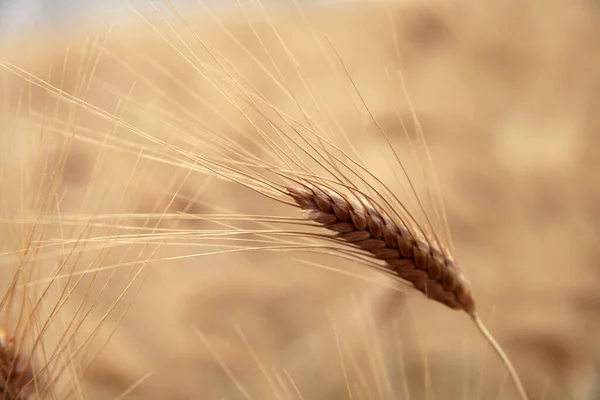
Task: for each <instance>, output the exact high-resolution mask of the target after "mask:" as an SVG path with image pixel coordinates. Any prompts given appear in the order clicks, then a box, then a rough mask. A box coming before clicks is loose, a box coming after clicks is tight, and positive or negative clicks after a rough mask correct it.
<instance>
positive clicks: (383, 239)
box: [287, 182, 528, 400]
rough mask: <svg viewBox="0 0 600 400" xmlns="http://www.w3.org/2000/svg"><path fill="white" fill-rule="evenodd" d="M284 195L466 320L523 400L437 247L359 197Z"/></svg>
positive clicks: (317, 191)
mask: <svg viewBox="0 0 600 400" xmlns="http://www.w3.org/2000/svg"><path fill="white" fill-rule="evenodd" d="M287 192H288V195H289V196H290V197H291V198H292V199H293V200H294V201H295V202H296V204H297V205H298V206H299V207H300V208H301V209H303V210H305V211H306V212H307V217H308V219H310V220H312V221H315V222H317V223H318V224H319V225H321V226H323V227H324V228H326V229H329V230H331V231H334V232H336V234H335V235H334V237H333V238H334V239H335V240H337V241H339V242H341V243H345V244H350V245H353V246H356V247H359V248H360V249H362V250H364V251H365V252H367V253H369V254H370V255H371V256H373V257H374V258H375V259H377V260H380V261H383V262H384V264H385V265H386V267H387V269H389V270H390V271H391V272H393V273H395V274H396V275H397V276H398V277H400V278H401V279H402V280H404V281H406V282H408V283H410V284H411V285H412V286H413V287H414V288H415V289H417V290H418V291H420V292H421V293H423V294H425V296H427V297H428V298H430V299H432V300H434V301H437V302H439V303H441V304H444V305H445V306H447V307H450V308H451V309H454V310H462V311H465V312H466V313H467V314H469V316H470V317H471V319H472V320H473V322H474V323H475V325H476V327H477V328H478V329H479V331H480V332H481V333H482V334H483V336H484V337H485V338H486V340H487V341H488V343H489V344H490V345H491V347H492V348H493V349H494V351H495V352H496V353H497V354H498V356H499V357H500V359H501V360H502V362H503V363H504V365H505V367H506V369H507V370H508V373H509V375H510V376H511V379H512V380H513V382H514V384H515V386H516V388H517V391H518V392H519V395H520V396H521V398H522V399H523V400H527V399H528V397H527V394H526V392H525V389H524V387H523V384H522V382H521V380H520V378H519V376H518V374H517V372H516V370H515V368H514V367H513V365H512V363H511V362H510V360H509V358H508V356H507V355H506V353H505V352H504V351H503V350H502V347H501V346H500V345H499V344H498V342H497V341H496V340H495V339H494V337H493V336H492V334H491V333H490V332H489V331H488V330H487V329H486V327H485V325H484V324H483V322H482V321H481V319H480V318H479V316H478V315H477V312H476V309H475V300H474V298H473V295H472V293H471V287H470V284H469V282H468V281H467V279H466V278H465V275H464V274H463V272H462V271H461V270H460V269H459V267H458V266H457V265H456V263H455V262H454V260H453V259H452V257H451V256H450V254H449V252H448V251H446V250H445V249H444V248H443V247H442V245H441V244H440V243H438V242H437V241H432V240H429V239H427V238H425V237H419V236H422V235H419V234H418V233H417V231H416V230H415V229H411V227H409V226H408V225H407V224H406V223H404V222H402V221H397V220H395V219H393V218H391V217H390V216H389V215H387V214H386V213H385V212H384V211H383V210H380V209H378V207H377V206H376V205H375V204H374V203H373V202H371V201H370V200H369V199H367V198H366V197H365V196H362V195H360V194H355V193H353V194H352V195H350V196H349V195H343V194H341V193H340V192H339V191H336V190H334V189H332V188H331V187H327V186H321V185H319V186H318V187H317V185H316V184H310V183H305V182H299V185H298V187H294V188H292V187H287Z"/></svg>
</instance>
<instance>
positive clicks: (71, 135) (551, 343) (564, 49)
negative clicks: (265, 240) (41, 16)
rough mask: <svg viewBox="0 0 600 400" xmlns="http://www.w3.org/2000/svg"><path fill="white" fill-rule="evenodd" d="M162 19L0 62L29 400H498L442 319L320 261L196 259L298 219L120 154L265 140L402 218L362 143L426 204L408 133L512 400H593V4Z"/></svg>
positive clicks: (253, 198) (202, 149) (4, 259)
mask: <svg viewBox="0 0 600 400" xmlns="http://www.w3.org/2000/svg"><path fill="white" fill-rule="evenodd" d="M242 9H243V10H244V11H242ZM300 9H302V12H300V11H299V10H300ZM161 10H162V11H161V13H160V15H158V14H155V13H153V12H152V10H151V9H150V10H148V9H145V10H144V11H139V13H140V14H137V12H136V11H134V10H133V9H132V10H131V12H130V13H129V14H128V15H127V16H125V17H124V18H119V19H118V20H110V21H97V23H95V24H93V25H92V26H90V24H88V23H87V22H86V23H82V24H81V25H80V26H69V27H65V28H64V29H62V30H60V31H58V30H57V31H53V32H35V33H32V34H31V35H29V36H27V37H23V38H21V39H20V40H18V41H10V42H7V41H5V42H4V43H2V44H1V46H0V67H1V68H0V74H1V75H0V76H1V78H0V79H1V86H0V157H1V158H0V160H1V163H0V206H1V207H0V220H1V226H0V229H1V230H0V235H1V236H0V274H1V275H0V283H1V285H2V290H3V292H0V293H6V295H4V297H3V300H2V302H1V303H0V310H1V314H0V328H4V329H5V330H6V331H7V332H8V333H9V334H10V335H13V336H16V337H17V338H18V339H19V340H18V343H20V346H22V347H20V348H19V351H20V352H21V354H23V355H24V359H28V358H29V356H30V355H31V357H32V360H33V361H32V362H33V369H34V371H36V373H37V374H38V375H39V377H40V380H39V382H38V383H37V384H38V385H39V387H37V390H36V391H37V393H38V395H37V396H38V397H45V398H56V399H63V398H85V399H112V398H119V399H121V398H128V399H255V400H258V399H353V400H358V399H438V400H446V399H448V400H452V399H468V400H470V399H513V398H517V397H516V392H515V390H514V385H513V383H512V382H511V381H510V380H509V379H508V378H507V375H506V372H505V369H504V367H503V365H502V364H501V362H500V361H499V360H498V359H497V357H496V356H495V354H493V352H492V351H491V350H490V348H489V345H488V344H487V343H486V342H485V341H484V339H483V338H482V337H481V335H480V334H479V333H478V332H477V331H476V329H475V328H474V327H473V325H472V323H471V322H470V321H469V319H468V318H467V317H466V316H465V315H464V314H462V313H459V312H456V311H452V310H449V309H447V308H445V307H442V306H441V305H439V304H437V303H434V302H431V301H428V300H427V299H425V298H424V296H422V295H421V294H419V293H416V292H414V291H410V290H409V291H406V290H405V288H404V287H403V286H402V285H399V284H398V283H397V282H394V281H393V280H392V279H390V278H389V277H387V276H385V275H383V274H381V273H378V272H377V271H375V270H371V269H368V268H365V267H364V266H362V265H360V264H358V263H353V262H351V261H349V260H347V259H345V258H342V257H339V256H336V254H333V255H324V254H319V253H315V252H312V251H264V250H262V251H253V250H246V251H235V252H226V251H225V250H227V249H230V250H231V249H233V247H232V246H237V247H238V248H239V247H240V246H243V245H244V243H245V246H246V247H252V246H259V245H257V244H248V242H243V241H242V240H240V241H238V242H235V239H234V240H232V241H228V239H226V238H218V237H215V236H214V235H205V234H204V233H205V232H207V230H210V229H212V230H213V232H214V229H226V228H227V227H228V225H224V224H231V225H235V227H238V228H247V229H250V228H252V229H257V224H255V223H253V222H252V221H250V220H249V218H248V217H246V220H244V218H241V220H238V221H232V220H231V219H229V220H228V219H227V218H225V217H223V216H222V215H223V214H235V215H241V214H244V215H263V216H265V215H266V216H274V215H277V216H282V217H298V216H300V213H299V212H298V210H297V209H294V208H292V207H289V206H286V205H283V204H278V203H276V202H275V201H271V200H269V199H267V198H265V197H263V196H261V195H259V194H257V193H255V192H253V191H252V190H249V189H248V188H245V187H243V186H242V185H239V184H236V183H235V182H227V181H224V180H221V179H218V177H216V176H215V175H214V174H210V173H206V171H204V172H203V171H201V170H200V169H199V168H198V167H197V166H196V165H194V163H193V162H192V161H191V160H190V159H187V158H185V157H184V156H183V155H182V154H181V153H177V152H176V151H173V149H172V148H169V147H168V146H167V147H166V146H164V145H161V144H160V143H157V142H156V141H154V142H153V141H152V140H149V139H148V137H144V135H148V136H151V137H154V138H157V139H159V140H161V141H164V142H166V143H169V144H170V145H171V146H176V147H177V148H179V149H182V150H183V151H185V152H189V153H191V154H199V155H202V156H206V157H216V158H219V157H223V158H227V157H236V154H226V153H225V152H224V151H223V150H222V149H220V147H219V143H224V142H225V141H227V140H230V141H233V142H235V143H239V144H240V146H243V147H244V148H246V149H248V150H249V151H251V152H252V153H253V154H256V155H257V156H258V157H261V158H264V159H273V158H274V155H273V150H272V149H271V150H269V149H268V148H267V147H261V146H259V145H258V144H257V143H258V140H257V139H258V132H259V131H264V132H268V133H267V134H268V135H273V131H274V130H275V128H274V126H273V122H272V121H275V120H278V118H279V117H280V116H281V113H284V114H286V115H287V116H288V118H289V119H288V121H291V120H292V119H293V120H295V121H304V123H306V124H308V125H309V124H311V123H314V129H316V130H322V131H324V132H325V131H326V133H327V134H330V135H331V137H335V138H336V140H338V141H339V144H340V147H342V148H344V149H346V150H348V151H350V150H353V149H352V148H354V149H355V150H357V153H358V154H359V155H360V157H361V158H362V162H364V164H365V165H366V166H367V167H368V169H369V171H371V172H372V173H373V174H374V175H376V176H377V177H379V178H380V179H381V180H382V181H384V182H385V183H386V184H387V185H388V186H389V187H390V188H391V189H392V190H393V191H395V192H398V193H401V192H402V191H403V190H404V189H405V188H406V182H404V183H402V182H400V181H399V180H398V179H397V177H398V175H399V166H398V164H397V162H396V160H395V159H394V158H393V157H391V156H390V154H389V153H386V148H387V144H386V143H385V141H384V140H383V136H382V135H380V134H379V128H381V129H382V130H383V131H385V133H386V134H387V135H388V136H389V137H390V140H391V141H392V142H393V144H394V147H395V149H396V150H397V151H398V154H399V156H400V158H401V159H402V160H403V162H406V166H407V168H408V170H409V172H410V174H411V175H410V176H411V179H412V180H413V181H414V183H415V185H416V187H417V191H419V193H421V196H422V198H423V199H426V197H427V192H426V189H427V188H428V187H429V188H432V187H433V181H432V179H431V176H423V175H422V174H421V173H420V172H419V164H418V163H416V162H415V160H414V157H412V153H411V143H412V144H414V143H416V142H417V140H418V137H419V136H418V132H420V130H419V129H420V128H422V131H423V133H424V136H425V138H426V140H427V144H428V148H429V150H430V152H431V157H432V160H433V166H434V169H435V172H436V174H437V179H438V181H439V184H440V186H441V193H442V196H443V198H444V201H445V206H446V212H447V221H448V225H449V227H450V230H451V234H452V241H453V243H454V249H455V257H456V259H457V261H458V263H459V264H460V265H461V266H462V268H463V269H464V270H465V271H466V272H467V274H468V277H469V279H470V281H471V284H472V287H473V292H474V295H475V296H476V298H477V301H478V307H479V313H480V314H481V316H482V318H483V319H484V320H485V321H486V323H487V325H488V327H489V329H490V330H491V331H492V332H493V334H494V336H495V337H496V339H497V340H498V341H499V342H500V343H501V344H502V346H503V347H504V349H505V351H506V352H507V353H508V355H509V357H510V358H511V360H512V361H513V362H514V363H515V366H516V368H517V370H518V372H519V374H520V376H521V379H523V381H524V383H525V386H526V388H527V391H528V394H529V397H530V399H532V400H537V399H547V400H554V399H557V400H558V399H560V400H563V399H576V400H588V399H589V400H593V399H597V398H599V397H600V379H599V376H600V346H599V345H600V342H599V341H598V339H596V338H597V337H598V335H599V334H600V318H599V316H600V292H599V291H598V289H597V287H598V282H599V281H600V276H599V273H600V267H599V266H598V260H599V257H600V253H599V252H598V246H597V239H598V237H599V232H600V222H598V221H597V220H598V218H599V217H600V209H599V208H598V202H599V201H600V189H599V188H600V186H598V185H600V181H599V180H598V178H597V176H596V175H597V172H596V171H598V168H600V162H599V161H597V159H596V157H597V156H600V148H599V147H598V146H599V144H600V137H599V136H598V129H600V117H599V116H600V95H599V94H598V93H600V92H598V89H600V74H599V73H600V53H599V52H598V51H597V44H598V43H600V42H599V41H600V10H599V9H598V6H597V4H595V3H594V2H592V1H584V0H578V1H567V0H548V1H545V2H543V4H542V2H536V1H534V0H521V1H518V0H485V1H480V2H472V1H466V0H452V1H441V0H440V1H437V0H404V1H392V0H389V1H371V2H368V1H362V2H341V3H339V4H336V5H330V6H317V5H313V6H309V5H303V6H302V7H297V6H295V5H293V4H292V3H283V2H282V4H281V5H279V6H272V5H271V6H269V7H267V6H265V8H264V9H263V8H262V7H261V6H259V5H257V4H253V5H244V6H243V7H242V8H240V7H237V6H233V7H225V6H223V7H215V8H213V9H211V10H212V12H214V14H212V13H209V12H208V11H207V9H205V8H204V6H201V5H199V6H198V8H197V10H195V11H194V12H191V11H190V10H185V12H183V11H182V15H183V16H184V18H183V19H182V18H181V15H178V14H177V12H176V11H175V10H173V9H170V8H169V7H168V5H167V6H165V7H162V8H161ZM142 15H143V16H144V17H143V16H142ZM144 19H146V20H144ZM350 77H351V79H350ZM351 82H354V84H355V85H356V89H357V90H358V92H360V95H361V96H362V98H361V97H360V96H358V95H357V91H356V89H355V88H354V87H353V86H352V83H351ZM404 85H405V87H404ZM241 87H243V88H245V89H246V90H248V92H247V93H250V92H251V91H252V93H254V94H260V98H259V97H258V96H255V97H253V99H254V100H255V101H256V103H254V105H255V106H256V107H258V108H259V109H260V112H259V111H258V109H257V108H255V107H252V106H251V104H249V103H248V102H244V101H243V100H244V93H245V92H242V91H241V89H240V88H241ZM363 100H364V104H366V105H367V107H368V109H367V108H365V106H364V104H363ZM369 112H370V113H369ZM261 113H262V114H261ZM265 116H266V117H265ZM371 116H372V117H373V118H374V120H375V121H376V123H375V122H374V121H373V119H371ZM278 121H279V124H280V125H281V119H279V120H278ZM417 121H418V123H417ZM284 128H285V129H288V130H292V124H289V126H287V127H284ZM404 131H406V132H407V135H405V134H404ZM344 137H347V138H348V141H347V142H345V139H344ZM421 162H423V163H425V164H428V160H421ZM313 167H315V168H317V166H316V165H314V164H313ZM207 214H211V215H214V214H219V215H221V217H214V216H213V217H211V218H212V219H211V218H208V217H206V215H207ZM263 229H264V228H263ZM203 232H204V233H203ZM240 237H243V235H240ZM227 246H229V247H227ZM259 247H260V246H259ZM209 253H215V254H209ZM216 253H221V254H216ZM317 264H318V265H317ZM40 299H41V300H40Z"/></svg>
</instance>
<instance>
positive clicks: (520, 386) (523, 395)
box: [468, 313, 528, 400]
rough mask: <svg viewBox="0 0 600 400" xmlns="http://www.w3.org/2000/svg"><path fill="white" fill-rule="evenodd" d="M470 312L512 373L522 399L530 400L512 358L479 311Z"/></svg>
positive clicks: (479, 328) (486, 338)
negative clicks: (493, 334) (491, 331)
mask: <svg viewBox="0 0 600 400" xmlns="http://www.w3.org/2000/svg"><path fill="white" fill-rule="evenodd" d="M468 314H469V316H470V317H471V319H472V320H473V322H474V323H475V326H476V327H477V329H478V330H479V332H481V334H482V335H483V336H484V337H485V340H486V341H487V342H488V343H489V344H490V346H492V348H493V349H494V351H495V352H496V354H497V355H498V357H500V360H502V363H503V364H504V366H505V367H506V369H507V371H508V374H509V375H510V378H511V379H512V381H513V383H514V384H515V386H516V388H517V391H518V393H519V396H520V397H521V399H522V400H528V397H527V392H525V388H524V387H523V383H522V382H521V379H520V378H519V374H517V371H516V370H515V367H514V366H513V365H512V363H511V362H510V359H509V358H508V356H507V355H506V353H505V352H504V350H503V349H502V346H500V344H499V343H498V342H497V341H496V339H494V336H492V334H491V333H490V331H488V329H487V328H486V327H485V325H484V324H483V321H482V320H481V318H479V315H477V313H468Z"/></svg>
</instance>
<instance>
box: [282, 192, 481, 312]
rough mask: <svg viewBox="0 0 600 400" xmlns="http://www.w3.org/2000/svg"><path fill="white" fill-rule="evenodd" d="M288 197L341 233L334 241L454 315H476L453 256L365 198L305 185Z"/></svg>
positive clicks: (318, 220)
mask: <svg viewBox="0 0 600 400" xmlns="http://www.w3.org/2000/svg"><path fill="white" fill-rule="evenodd" d="M287 190H288V194H289V195H290V197H292V198H293V199H294V201H295V202H296V203H297V204H298V206H299V207H300V208H302V209H304V210H306V211H307V212H308V218H309V219H310V220H312V221H315V222H317V223H319V224H320V225H322V226H323V227H325V228H327V229H329V230H331V231H334V232H336V235H335V238H336V239H339V241H340V242H343V243H348V244H351V245H354V246H357V247H359V248H361V249H362V250H365V251H366V252H368V253H370V255H372V256H373V257H374V258H376V259H378V260H381V261H383V262H384V263H385V265H386V267H387V268H389V270H390V271H392V272H394V273H395V274H396V275H397V276H398V277H400V278H401V279H403V280H404V281H406V282H409V283H410V284H412V286H413V287H414V288H415V289H417V290H418V291H420V292H421V293H423V294H425V295H426V296H427V297H428V298H430V299H432V300H434V301H437V302H439V303H442V304H444V305H446V306H448V307H450V308H452V309H454V310H463V311H465V312H467V313H469V314H474V313H475V301H474V299H473V296H472V295H471V288H470V285H469V283H468V281H467V279H466V277H465V276H464V274H463V273H462V272H461V271H460V270H459V268H458V267H457V265H456V263H455V262H454V260H453V259H452V257H451V256H450V254H449V253H448V252H447V251H446V250H445V249H443V248H442V247H441V245H440V244H438V243H437V242H436V241H430V240H426V239H424V238H422V237H419V236H418V235H417V234H416V233H413V232H414V229H409V227H408V226H407V225H406V224H404V223H401V222H399V221H394V219H392V218H391V217H389V216H388V215H387V214H386V213H385V212H383V211H379V210H378V209H377V207H375V205H374V204H372V202H370V201H369V200H368V199H367V198H365V197H364V196H360V197H358V196H355V197H356V198H354V199H352V198H350V197H349V196H345V195H342V194H340V193H339V192H337V191H335V190H333V189H331V188H329V187H319V188H317V187H316V186H315V185H314V184H305V183H302V184H301V186H299V187H296V188H291V187H288V188H287Z"/></svg>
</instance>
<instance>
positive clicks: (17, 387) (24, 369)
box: [0, 329, 34, 400]
mask: <svg viewBox="0 0 600 400" xmlns="http://www.w3.org/2000/svg"><path fill="white" fill-rule="evenodd" d="M33 376H34V375H33V372H32V370H31V366H30V365H29V363H25V362H23V360H22V358H21V356H20V355H19V351H18V348H17V344H16V342H15V339H14V338H12V337H9V336H8V334H7V333H6V331H4V329H0V394H1V395H2V399H6V400H19V399H25V398H27V397H28V396H29V395H30V394H31V387H30V386H29V387H28V386H27V385H28V384H29V383H30V382H31V381H32V380H33Z"/></svg>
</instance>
